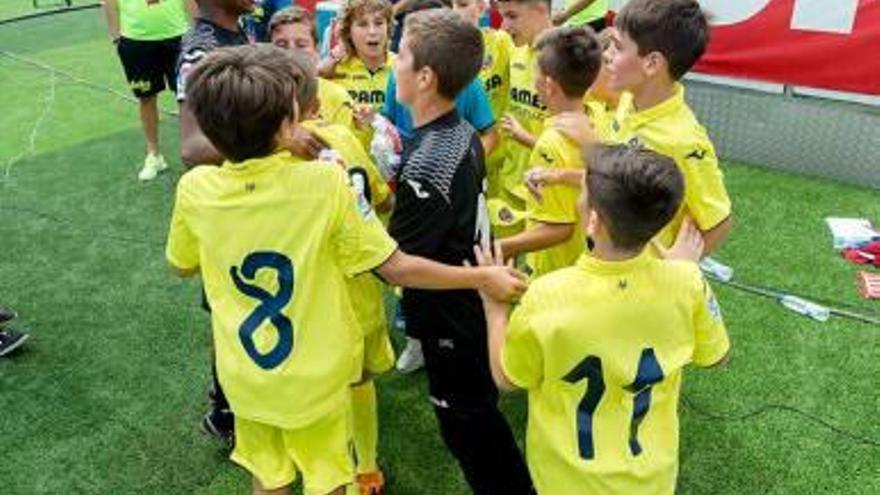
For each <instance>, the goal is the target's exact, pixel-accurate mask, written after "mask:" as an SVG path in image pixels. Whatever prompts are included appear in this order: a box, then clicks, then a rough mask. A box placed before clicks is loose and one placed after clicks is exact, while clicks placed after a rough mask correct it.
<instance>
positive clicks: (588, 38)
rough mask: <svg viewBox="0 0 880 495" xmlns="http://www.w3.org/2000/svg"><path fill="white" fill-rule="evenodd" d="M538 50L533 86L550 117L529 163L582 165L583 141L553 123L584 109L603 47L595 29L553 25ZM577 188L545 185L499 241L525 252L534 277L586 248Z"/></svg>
mask: <svg viewBox="0 0 880 495" xmlns="http://www.w3.org/2000/svg"><path fill="white" fill-rule="evenodd" d="M535 49H536V50H537V51H538V61H537V72H536V73H535V87H537V88H538V94H539V95H540V97H541V101H543V102H545V103H546V104H547V108H548V110H549V112H550V115H551V117H550V118H549V119H547V121H546V122H545V124H544V131H543V132H542V133H541V135H540V137H538V141H537V142H536V143H535V147H534V148H533V149H532V153H531V157H530V158H529V164H530V165H531V166H536V167H542V168H544V169H550V170H566V169H573V170H583V169H584V162H583V159H582V158H581V149H580V147H579V146H578V145H577V144H576V143H575V142H574V141H572V140H570V139H568V138H567V137H565V136H564V135H563V134H562V133H560V132H559V131H558V130H556V129H554V128H553V119H554V118H556V117H557V116H558V115H561V114H563V113H578V114H584V103H583V100H584V95H585V94H586V92H587V90H588V89H590V86H591V85H592V84H593V81H595V79H596V75H597V74H598V73H599V69H600V67H601V65H602V49H601V46H600V45H599V40H598V39H596V35H595V34H593V31H592V30H591V29H585V28H572V27H564V28H555V29H551V30H549V31H545V32H544V33H543V34H542V35H541V36H540V37H539V38H538V41H537V42H536V43H535ZM577 197H578V190H577V189H574V188H571V187H568V186H566V185H556V186H551V187H547V188H545V189H544V190H543V191H542V200H541V201H540V202H539V201H537V200H536V199H535V198H533V197H532V196H531V195H529V196H528V198H527V199H526V215H527V220H526V230H525V232H521V233H519V234H516V235H514V236H511V237H507V238H505V239H504V240H503V241H501V248H502V251H503V252H504V255H505V256H507V257H509V258H514V257H516V256H517V255H519V254H520V253H528V254H526V266H528V268H529V271H530V272H531V276H532V277H533V278H535V277H540V276H542V275H546V274H548V273H550V272H552V271H554V270H558V269H560V268H566V267H568V266H571V265H573V264H574V262H575V261H577V258H578V256H580V255H581V254H582V253H583V252H584V246H585V243H586V237H585V236H584V233H583V232H582V231H581V230H580V228H579V225H578V224H579V221H578V213H577V208H576V203H577Z"/></svg>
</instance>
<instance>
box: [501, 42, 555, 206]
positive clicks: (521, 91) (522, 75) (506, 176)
mask: <svg viewBox="0 0 880 495" xmlns="http://www.w3.org/2000/svg"><path fill="white" fill-rule="evenodd" d="M537 60H538V51H537V50H535V49H534V48H532V47H531V46H528V45H524V46H519V47H516V48H515V49H514V50H513V53H512V55H511V58H510V98H509V100H508V104H507V112H508V113H510V114H512V115H513V116H514V117H516V118H517V120H519V122H520V124H522V126H523V127H524V128H525V129H526V130H527V131H528V132H529V133H531V134H532V135H533V136H535V137H536V138H537V137H538V136H540V134H541V131H543V130H544V120H545V119H546V118H547V117H549V114H548V112H547V107H546V105H544V103H543V102H541V99H540V98H539V97H538V90H537V89H536V88H535V73H536V71H537ZM505 153H506V156H505V159H504V166H503V167H502V169H501V185H502V193H501V194H502V196H501V197H502V198H504V199H505V200H507V201H509V202H510V203H511V204H512V205H514V206H515V207H518V206H521V205H523V203H524V201H525V200H526V196H528V193H527V192H526V191H525V187H524V186H523V173H524V172H525V171H526V170H528V169H529V168H530V164H529V157H530V156H531V154H532V150H531V148H529V147H528V146H523V145H522V144H520V143H518V142H516V141H514V140H513V139H507V140H506V143H505Z"/></svg>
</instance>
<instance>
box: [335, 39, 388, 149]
mask: <svg viewBox="0 0 880 495" xmlns="http://www.w3.org/2000/svg"><path fill="white" fill-rule="evenodd" d="M393 69H394V55H393V54H391V53H389V54H388V58H387V59H386V60H385V65H383V66H382V67H380V68H379V70H377V71H375V72H373V71H370V69H368V68H367V66H366V65H365V64H364V62H363V61H362V60H361V59H360V58H358V57H354V56H351V57H347V58H346V59H345V60H343V61H342V62H340V63H339V64H337V65H336V77H335V78H334V79H333V82H335V83H338V84H339V85H340V86H342V87H343V88H345V90H346V91H348V94H349V95H350V96H351V100H352V102H353V103H354V105H355V106H356V107H357V106H360V105H369V106H370V107H372V109H373V110H375V111H376V112H377V113H379V112H381V111H382V105H384V104H385V98H386V97H387V95H386V94H385V92H386V90H387V88H388V78H389V77H390V76H391V71H392V70H393ZM391 97H392V98H393V97H394V95H392V96H391ZM355 135H356V136H357V137H358V140H360V142H361V144H363V145H364V147H365V148H367V149H369V147H370V141H372V139H373V130H372V128H367V129H363V130H361V129H357V128H355Z"/></svg>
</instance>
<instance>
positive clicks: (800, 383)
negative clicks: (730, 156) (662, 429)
mask: <svg viewBox="0 0 880 495" xmlns="http://www.w3.org/2000/svg"><path fill="white" fill-rule="evenodd" d="M18 3H24V2H20V1H19V2H18ZM28 5H29V4H26V5H25V8H22V9H20V10H22V11H26V10H28V9H27V8H26V7H28ZM12 10H14V9H12V8H11V6H10V3H9V2H4V3H3V7H2V8H0V18H2V17H4V16H6V17H8V16H10V15H11V13H13V12H12ZM15 13H17V12H15ZM0 49H3V50H8V51H12V52H15V53H18V54H21V55H23V56H26V57H29V58H33V59H36V60H39V61H41V62H42V63H46V64H50V65H52V66H54V67H58V68H60V69H63V70H65V71H69V72H71V73H73V74H75V75H76V76H78V77H81V78H85V79H87V80H89V81H91V82H94V83H96V84H99V85H102V86H106V87H108V88H110V89H114V90H118V91H123V92H124V91H125V90H126V88H125V84H124V81H123V78H122V73H121V68H120V67H119V64H118V61H117V60H116V58H115V55H114V53H113V47H112V45H111V44H110V43H109V42H108V41H107V39H106V34H105V31H104V25H103V22H102V18H101V13H100V11H98V10H91V11H85V12H80V13H72V14H66V15H64V16H56V17H49V18H43V19H38V20H33V21H28V22H27V23H22V24H15V25H7V26H0ZM53 85H54V89H53ZM53 95H54V99H52V98H51V97H52V96H53ZM47 101H49V102H50V104H49V105H47ZM163 106H164V107H165V108H166V109H173V103H172V102H171V100H170V99H169V98H168V97H167V96H166V97H165V100H164V101H163ZM0 109H2V110H0V180H2V182H0V304H3V305H8V306H12V307H15V308H16V309H17V310H18V311H19V312H20V314H21V318H20V325H21V326H22V327H24V328H26V329H27V330H28V331H30V332H31V334H32V340H31V342H29V344H28V345H27V347H26V348H25V349H24V350H23V351H22V352H19V353H17V354H16V355H14V356H13V357H11V358H9V359H2V360H0V411H2V412H0V446H2V448H0V450H2V453H3V454H2V455H3V459H2V462H0V493H3V494H15V495H17V494H25V493H27V494H34V493H99V494H116V493H139V494H178V493H180V494H192V493H195V494H216V493H246V492H247V491H248V489H249V479H248V476H247V475H246V474H245V473H244V472H243V471H241V470H240V469H238V468H236V467H234V466H233V465H232V464H230V463H229V462H228V461H226V459H225V456H224V454H223V452H222V450H221V449H220V448H219V447H218V446H217V445H216V444H214V443H213V442H212V441H211V440H210V439H208V438H206V437H205V436H204V435H203V434H201V433H200V432H199V431H198V423H199V420H200V417H201V414H202V413H203V412H204V410H205V407H206V404H207V398H206V390H207V388H208V383H209V378H208V372H209V360H210V356H209V341H210V335H209V330H208V322H207V319H206V316H205V315H204V314H203V312H202V311H201V310H200V309H199V307H198V304H197V303H198V300H199V289H198V284H197V282H195V281H180V280H177V279H175V278H174V277H172V276H170V275H169V274H168V271H167V269H166V266H165V261H164V257H163V244H164V237H165V233H166V229H167V223H168V217H169V212H170V208H171V202H172V200H173V190H174V184H175V181H176V178H177V175H178V174H177V172H172V173H168V174H165V175H163V176H162V177H161V178H159V179H158V180H156V181H154V182H152V183H149V184H141V183H138V182H137V181H136V180H135V175H136V173H137V170H138V167H139V164H140V161H141V160H142V158H143V144H142V138H141V135H140V130H139V128H138V125H137V113H136V108H135V107H134V106H133V105H132V104H131V103H130V102H128V101H126V100H123V99H121V98H119V97H118V96H114V95H112V94H109V93H107V92H103V91H100V90H96V89H93V88H88V87H85V86H83V85H81V84H78V83H73V82H71V81H69V80H67V79H66V78H64V77H61V76H58V77H55V78H54V80H53V78H52V77H51V76H50V75H49V74H48V73H47V72H45V71H44V70H42V69H38V68H34V67H32V66H29V65H27V64H23V63H20V62H16V61H12V60H10V59H8V58H5V57H2V56H0ZM44 110H47V112H46V113H45V116H44V118H43V119H42V124H41V125H40V126H39V128H38V129H37V132H36V133H35V140H34V144H35V148H34V150H33V152H28V151H29V144H30V141H31V135H32V134H33V130H34V124H35V122H36V121H37V120H38V119H39V117H40V116H41V115H42V114H43V112H44ZM161 131H162V139H163V148H164V149H165V150H166V155H167V156H168V157H169V158H171V160H170V161H172V162H176V160H174V158H175V150H176V149H177V126H176V122H174V121H173V119H166V120H165V121H164V123H163V124H162V128H161ZM23 152H25V153H24V155H23V156H22V157H21V159H20V160H18V161H16V162H14V163H10V160H11V159H12V158H13V157H15V156H17V155H19V154H21V153H23ZM7 167H9V174H8V177H5V170H6V169H7ZM173 168H174V169H175V170H177V169H178V167H177V166H174V167H173ZM725 173H726V178H727V184H728V187H729V189H730V192H731V196H732V197H733V199H734V210H735V228H734V231H733V234H732V236H731V238H730V241H729V242H728V243H727V244H726V245H725V246H724V248H723V249H722V250H721V252H720V253H719V254H718V258H719V259H721V260H723V261H724V262H726V263H728V264H730V265H732V266H733V267H734V268H735V270H736V275H737V277H738V278H739V279H740V280H742V281H744V282H751V283H760V284H767V285H772V286H776V287H783V288H787V289H790V290H797V291H800V292H805V293H808V294H810V295H812V296H815V297H817V298H822V299H831V300H835V301H840V302H842V303H845V304H850V305H856V306H858V307H859V308H861V309H862V310H863V311H865V312H872V313H873V314H877V313H878V312H880V307H878V305H877V304H876V303H871V302H867V301H864V300H861V299H859V298H858V296H857V295H856V290H855V273H856V272H857V268H856V267H853V266H850V265H848V264H847V263H845V262H844V261H842V260H841V259H839V258H838V257H837V256H836V255H835V254H834V253H833V252H832V250H831V246H830V244H831V243H830V238H829V236H828V234H827V232H826V229H825V226H824V224H823V218H824V217H825V216H827V215H841V216H861V217H869V218H873V219H874V220H877V221H880V192H878V191H876V190H870V189H863V188H858V187H853V186H847V185H841V184H837V183H832V182H828V181H823V180H817V179H812V178H805V177H800V176H795V175H790V174H783V173H777V172H771V171H768V170H766V169H763V168H758V167H751V166H745V165H740V164H732V163H727V164H725ZM716 290H717V293H718V296H719V299H720V301H721V304H722V306H723V308H724V312H725V317H726V321H727V324H728V327H729V331H730V334H731V337H732V340H733V344H734V351H733V358H732V360H731V362H730V365H729V366H728V367H727V368H725V369H721V370H714V371H699V370H693V371H691V372H690V373H689V374H688V376H687V378H686V385H685V389H684V394H685V397H686V398H687V400H688V401H689V402H690V403H692V404H694V406H696V407H697V408H699V411H702V412H706V411H708V412H710V413H712V414H714V415H730V416H741V415H745V414H748V413H750V412H754V411H757V410H760V409H761V408H762V407H764V406H766V405H778V406H789V407H795V408H798V409H800V410H802V411H804V412H806V413H809V414H811V415H814V416H816V417H818V418H821V419H822V420H824V421H826V422H828V423H831V424H833V425H835V426H836V427H838V428H841V429H844V430H846V431H847V432H852V433H853V434H856V435H860V436H864V437H868V438H870V439H873V441H874V442H875V445H874V446H869V445H866V444H864V443H859V442H856V441H854V440H852V439H851V438H849V437H847V436H845V435H840V434H835V433H833V432H832V431H830V430H829V429H826V428H824V427H822V426H819V425H818V424H817V423H816V422H813V421H810V420H806V419H805V418H804V417H802V416H800V415H798V414H796V413H792V412H785V411H780V410H776V409H773V410H770V411H769V412H767V413H766V414H763V415H759V416H756V417H752V418H750V419H745V420H736V419H728V420H721V421H719V420H715V419H711V418H709V417H706V416H705V415H704V414H703V413H702V412H698V411H697V410H696V409H694V408H691V407H688V406H685V407H683V411H682V433H681V443H682V454H681V457H682V461H681V476H680V480H681V483H680V490H679V493H680V494H681V495H698V494H712V495H728V494H729V495H734V494H736V495H738V494H780V495H784V494H803V493H811V494H813V493H823V494H826V493H827V494H850V495H863V494H871V493H880V476H878V473H880V447H878V446H877V445H876V442H880V422H878V421H877V419H876V418H877V414H878V407H880V396H878V393H877V385H878V378H877V377H878V376H880V360H878V359H877V356H880V328H878V327H872V326H869V325H865V324H860V323H855V322H851V321H847V320H841V319H832V320H831V321H830V322H828V323H825V324H820V323H817V322H813V321H811V320H809V319H806V318H803V317H801V316H798V315H795V314H793V313H791V312H788V311H786V310H784V309H783V308H782V307H780V306H779V305H777V304H775V303H774V302H772V301H767V300H764V299H761V298H757V297H755V296H752V295H746V294H743V293H742V292H739V291H736V290H733V289H730V288H727V287H716ZM425 388H426V387H425V381H424V377H423V376H420V375H416V376H399V375H394V374H392V375H389V376H386V377H383V378H382V379H380V380H379V395H380V409H381V412H380V414H381V446H380V460H381V463H382V465H383V466H384V468H385V470H386V474H387V476H388V493H389V494H399V495H440V494H443V495H458V494H465V493H467V490H466V488H465V485H464V484H463V481H462V479H461V476H460V474H459V472H458V470H457V468H456V466H455V465H454V463H453V462H452V460H451V458H450V456H449V455H448V454H447V453H446V452H445V450H444V449H443V447H442V444H441V442H440V439H439V436H438V434H437V431H436V426H435V422H434V418H433V415H432V413H431V409H430V406H429V404H428V402H427V400H426V393H425ZM504 408H505V410H506V411H507V412H508V414H509V417H510V418H511V422H512V424H513V425H514V427H515V429H516V430H517V432H518V435H519V436H520V438H521V436H522V435H521V432H522V429H523V427H524V423H525V405H524V398H523V397H522V396H514V397H510V398H508V399H505V402H504Z"/></svg>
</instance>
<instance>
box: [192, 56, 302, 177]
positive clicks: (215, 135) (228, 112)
mask: <svg viewBox="0 0 880 495" xmlns="http://www.w3.org/2000/svg"><path fill="white" fill-rule="evenodd" d="M292 56H293V55H292V54H291V53H290V52H289V51H287V50H282V49H280V48H277V47H274V46H272V45H265V44H264V45H258V46H241V47H230V48H220V49H217V50H215V51H213V52H211V53H209V54H208V55H207V56H206V57H205V58H204V59H203V60H202V61H201V62H200V63H199V64H198V65H197V66H196V67H195V69H193V72H192V73H191V74H190V76H189V83H188V85H187V92H186V101H187V105H189V107H190V109H191V110H192V112H193V114H194V115H195V117H196V120H197V121H198V123H199V126H200V127H201V128H202V131H203V132H204V133H205V136H207V138H208V139H209V140H210V141H211V143H212V144H213V145H214V146H215V147H217V150H219V151H220V152H221V153H222V154H223V155H224V156H226V157H227V158H229V159H230V160H231V161H233V162H241V161H244V160H248V159H251V158H258V157H263V156H268V155H270V154H271V153H272V152H273V151H274V150H275V147H276V144H277V143H276V142H275V136H276V134H277V133H278V130H279V129H280V128H281V124H282V122H283V121H284V120H285V119H289V120H293V121H295V120H296V115H297V110H296V102H295V97H296V94H297V85H298V83H300V81H299V80H298V79H301V78H298V77H297V74H296V73H295V72H294V71H293V70H292V67H293V62H292V58H291V57H292Z"/></svg>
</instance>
